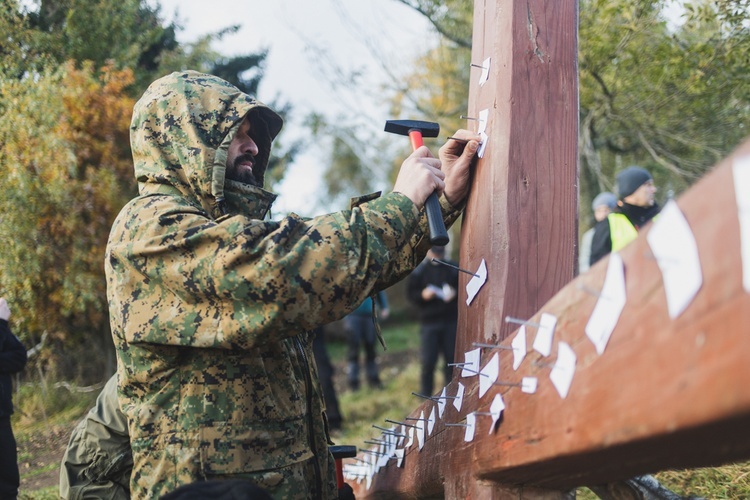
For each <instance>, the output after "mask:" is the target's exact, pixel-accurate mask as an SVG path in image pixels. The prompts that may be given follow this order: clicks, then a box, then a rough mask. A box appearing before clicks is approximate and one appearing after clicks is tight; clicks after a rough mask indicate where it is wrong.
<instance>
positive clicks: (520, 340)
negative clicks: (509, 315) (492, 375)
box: [510, 325, 526, 370]
mask: <svg viewBox="0 0 750 500" xmlns="http://www.w3.org/2000/svg"><path fill="white" fill-rule="evenodd" d="M510 345H511V347H513V370H518V367H519V366H521V362H522V361H523V358H525V357H526V325H521V328H519V329H518V333H517V334H516V336H515V337H514V338H513V342H511V344H510Z"/></svg>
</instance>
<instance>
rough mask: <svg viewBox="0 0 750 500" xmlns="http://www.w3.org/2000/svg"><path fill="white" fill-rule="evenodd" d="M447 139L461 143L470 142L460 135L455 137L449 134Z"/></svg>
mask: <svg viewBox="0 0 750 500" xmlns="http://www.w3.org/2000/svg"><path fill="white" fill-rule="evenodd" d="M446 140H449V141H456V142H460V143H462V144H466V143H468V142H469V141H467V140H466V139H459V138H458V137H453V136H448V137H447V138H446Z"/></svg>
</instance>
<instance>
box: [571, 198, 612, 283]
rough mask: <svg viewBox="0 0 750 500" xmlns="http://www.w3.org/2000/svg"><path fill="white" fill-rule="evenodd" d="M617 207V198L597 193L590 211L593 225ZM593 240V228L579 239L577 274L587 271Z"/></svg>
mask: <svg viewBox="0 0 750 500" xmlns="http://www.w3.org/2000/svg"><path fill="white" fill-rule="evenodd" d="M616 206H617V196H615V195H614V194H612V193H610V192H608V191H605V192H603V193H599V194H598V195H596V198H594V201H593V202H592V203H591V210H593V212H594V224H595V225H596V223H597V222H601V221H603V220H604V219H606V218H607V216H608V215H609V214H610V213H611V212H612V211H613V210H614V209H615V207H616ZM593 238H594V228H593V227H591V228H589V229H588V230H587V231H586V232H585V233H583V236H582V237H581V247H580V249H579V251H578V272H579V273H584V272H586V271H588V270H589V267H590V264H589V263H590V262H591V240H592V239H593Z"/></svg>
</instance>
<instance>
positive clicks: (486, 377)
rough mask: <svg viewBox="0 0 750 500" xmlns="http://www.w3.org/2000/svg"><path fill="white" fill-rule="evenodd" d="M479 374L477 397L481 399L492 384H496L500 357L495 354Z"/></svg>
mask: <svg viewBox="0 0 750 500" xmlns="http://www.w3.org/2000/svg"><path fill="white" fill-rule="evenodd" d="M479 373H480V375H479V397H480V398H481V397H483V396H484V395H485V394H487V391H488V390H490V387H492V384H494V383H495V382H497V376H498V374H499V373H500V357H499V356H498V354H497V353H495V354H494V355H493V356H492V358H491V359H490V360H489V362H488V363H487V364H486V365H485V366H484V368H482V371H481V372H479Z"/></svg>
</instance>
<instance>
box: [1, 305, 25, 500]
mask: <svg viewBox="0 0 750 500" xmlns="http://www.w3.org/2000/svg"><path fill="white" fill-rule="evenodd" d="M9 319H10V308H9V307H8V302H6V300H5V299H4V298H0V498H3V499H10V500H13V499H15V498H16V497H17V496H18V486H19V484H20V483H21V479H20V476H19V474H18V454H17V453H18V452H17V450H16V438H15V437H14V436H13V429H12V428H11V426H10V416H11V415H12V414H13V401H12V397H13V386H12V380H11V375H12V374H13V373H17V372H20V371H21V370H23V367H24V366H25V365H26V348H25V347H24V346H23V344H21V341H20V340H18V339H17V338H16V336H15V335H13V334H12V333H11V332H10V326H9V325H8V320H9Z"/></svg>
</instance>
